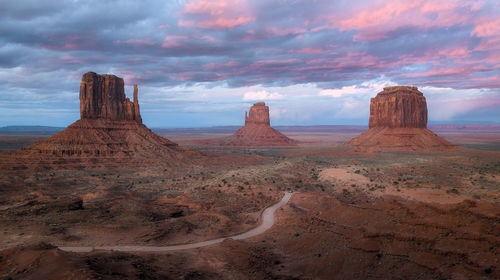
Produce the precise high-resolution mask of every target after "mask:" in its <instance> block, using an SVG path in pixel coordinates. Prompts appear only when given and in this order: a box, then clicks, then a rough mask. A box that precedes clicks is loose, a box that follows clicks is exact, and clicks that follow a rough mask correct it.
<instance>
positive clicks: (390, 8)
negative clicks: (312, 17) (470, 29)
mask: <svg viewBox="0 0 500 280" xmlns="http://www.w3.org/2000/svg"><path fill="white" fill-rule="evenodd" d="M482 5H483V1H472V0H470V1H466V0H441V1H433V0H399V1H380V0H379V1H370V2H369V3H368V4H366V3H365V4H364V5H358V6H354V5H353V6H354V8H350V10H347V11H342V12H343V13H342V14H335V13H334V14H331V15H328V16H324V17H323V18H322V19H320V21H323V22H325V24H322V25H320V26H316V27H314V28H312V29H311V30H312V31H319V30H322V29H326V28H339V29H340V30H342V31H346V30H357V31H358V33H357V34H356V35H355V37H354V38H355V39H357V40H375V39H383V38H387V37H388V36H389V33H390V32H391V31H393V30H396V29H398V28H400V27H408V26H411V27H415V28H417V29H421V30H428V29H431V28H436V27H449V26H453V25H457V24H460V25H463V24H471V23H472V18H473V17H472V12H473V11H476V10H478V9H479V8H481V7H482ZM464 11H465V12H464ZM317 21H318V20H316V22H317Z"/></svg>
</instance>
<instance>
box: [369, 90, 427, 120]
mask: <svg viewBox="0 0 500 280" xmlns="http://www.w3.org/2000/svg"><path fill="white" fill-rule="evenodd" d="M369 127H370V128H374V127H389V128H427V102H426V101H425V97H424V95H423V94H422V93H421V92H420V91H419V90H418V89H417V88H416V87H408V86H395V87H386V88H384V90H383V91H382V92H379V93H378V94H377V96H376V97H375V98H372V99H371V102H370V123H369Z"/></svg>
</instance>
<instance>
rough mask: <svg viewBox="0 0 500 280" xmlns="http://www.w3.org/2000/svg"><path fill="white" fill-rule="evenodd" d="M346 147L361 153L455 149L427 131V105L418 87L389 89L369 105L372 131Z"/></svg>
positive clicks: (364, 133) (370, 128)
mask: <svg viewBox="0 0 500 280" xmlns="http://www.w3.org/2000/svg"><path fill="white" fill-rule="evenodd" d="M347 145H348V146H350V147H352V148H353V149H354V150H355V151H360V152H368V153H372V152H383V151H424V152H426V151H427V152H433V151H448V150H452V149H454V148H456V146H455V145H453V144H451V143H449V142H448V141H446V140H444V139H443V138H441V137H439V136H437V135H436V134H435V133H434V132H432V131H430V130H429V129H427V102H426V99H425V97H424V95H423V93H422V92H420V91H419V90H418V88H416V87H408V86H395V87H386V88H384V90H383V91H382V92H379V93H378V94H377V96H376V97H375V98H372V99H371V102H370V120H369V129H368V130H367V131H365V132H363V133H362V134H361V135H359V136H358V137H356V138H353V139H352V140H351V141H349V142H347Z"/></svg>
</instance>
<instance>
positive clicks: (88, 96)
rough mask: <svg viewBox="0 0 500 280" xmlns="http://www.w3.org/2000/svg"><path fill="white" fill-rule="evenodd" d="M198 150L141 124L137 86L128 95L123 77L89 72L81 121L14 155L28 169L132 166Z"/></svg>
mask: <svg viewBox="0 0 500 280" xmlns="http://www.w3.org/2000/svg"><path fill="white" fill-rule="evenodd" d="M197 155H198V153H197V152H194V151H191V150H188V149H185V148H182V147H180V146H178V145H177V144H176V143H174V142H172V141H170V140H168V139H166V138H163V137H161V136H159V135H157V134H155V133H153V132H152V131H151V130H150V129H149V128H147V127H146V126H145V125H144V124H142V118H141V113H140V110H139V101H138V89H137V85H134V100H133V102H131V101H130V100H129V99H128V98H126V96H125V90H124V82H123V79H122V78H119V77H117V76H114V75H107V74H106V75H99V74H96V73H93V72H89V73H86V74H84V75H83V77H82V82H81V84H80V120H78V121H76V122H74V123H73V124H71V125H70V126H68V127H67V128H66V129H65V130H63V131H61V132H59V133H57V134H55V135H53V136H52V137H50V138H47V139H44V140H41V141H37V142H35V143H34V144H33V145H31V146H30V147H27V148H24V149H21V150H18V151H16V152H15V153H14V154H13V157H15V158H16V159H17V160H18V161H22V163H23V165H24V166H25V167H28V168H57V167H58V166H60V165H63V166H64V167H68V166H72V165H74V166H76V167H89V166H90V167H93V166H99V165H106V166H108V165H124V164H125V165H129V164H138V163H146V162H150V161H155V162H162V163H165V164H167V165H175V166H176V165H183V164H186V163H187V162H190V161H191V159H192V158H193V156H197Z"/></svg>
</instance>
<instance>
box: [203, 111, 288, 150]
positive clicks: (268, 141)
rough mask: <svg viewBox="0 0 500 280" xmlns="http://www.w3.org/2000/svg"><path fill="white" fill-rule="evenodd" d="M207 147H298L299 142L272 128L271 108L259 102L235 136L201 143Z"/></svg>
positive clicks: (247, 115) (247, 114)
mask: <svg viewBox="0 0 500 280" xmlns="http://www.w3.org/2000/svg"><path fill="white" fill-rule="evenodd" d="M200 143H201V144H205V145H217V146H249V147H267V146H296V145H297V142H296V141H295V140H292V139H290V138H288V137H286V136H285V135H283V134H282V133H280V132H279V131H277V130H275V129H274V128H272V127H271V121H270V119H269V107H268V106H266V104H265V103H264V102H257V103H255V104H254V105H253V106H252V107H251V108H250V111H249V112H248V113H247V112H245V125H244V126H243V127H241V128H240V129H238V131H236V132H235V133H234V134H233V135H231V136H228V137H223V138H218V139H209V140H202V141H200Z"/></svg>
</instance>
